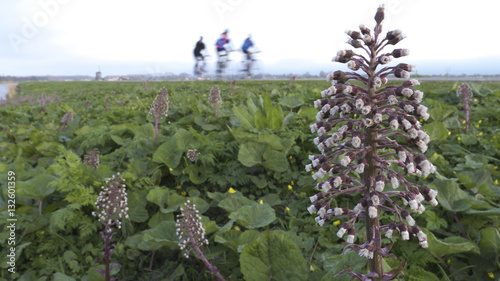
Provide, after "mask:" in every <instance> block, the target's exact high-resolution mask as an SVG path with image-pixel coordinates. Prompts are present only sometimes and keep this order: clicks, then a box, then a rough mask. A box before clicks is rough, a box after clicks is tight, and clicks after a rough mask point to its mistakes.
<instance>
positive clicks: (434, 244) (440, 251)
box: [422, 229, 479, 257]
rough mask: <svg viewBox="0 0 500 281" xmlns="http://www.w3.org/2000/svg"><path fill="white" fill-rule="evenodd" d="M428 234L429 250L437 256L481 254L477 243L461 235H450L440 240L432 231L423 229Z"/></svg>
mask: <svg viewBox="0 0 500 281" xmlns="http://www.w3.org/2000/svg"><path fill="white" fill-rule="evenodd" d="M422 231H423V232H424V233H425V234H426V235H427V242H428V243H429V248H427V250H428V251H429V252H430V253H432V254H433V255H435V256H438V257H443V256H446V255H453V254H458V253H469V252H470V253H474V254H479V247H478V246H477V245H476V243H474V242H472V241H470V240H468V239H465V238H463V237H459V236H452V237H448V238H446V239H444V240H439V239H437V238H436V236H434V234H433V233H432V232H429V231H428V230H425V229H423V230H422Z"/></svg>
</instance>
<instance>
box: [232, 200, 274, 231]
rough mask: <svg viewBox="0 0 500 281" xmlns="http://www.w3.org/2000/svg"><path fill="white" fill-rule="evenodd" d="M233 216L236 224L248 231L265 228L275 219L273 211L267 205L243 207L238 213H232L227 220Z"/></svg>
mask: <svg viewBox="0 0 500 281" xmlns="http://www.w3.org/2000/svg"><path fill="white" fill-rule="evenodd" d="M235 216H238V219H237V220H236V223H238V224H239V225H241V226H243V227H246V228H250V229H252V228H258V227H263V226H266V225H268V224H270V223H272V222H273V221H274V220H275V219H276V214H275V212H274V209H273V208H271V206H269V205H268V204H258V205H254V206H243V207H241V208H239V209H238V211H236V212H232V213H231V214H230V215H229V218H231V219H232V218H234V217H235Z"/></svg>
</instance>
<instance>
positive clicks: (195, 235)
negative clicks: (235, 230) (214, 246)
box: [176, 200, 226, 281]
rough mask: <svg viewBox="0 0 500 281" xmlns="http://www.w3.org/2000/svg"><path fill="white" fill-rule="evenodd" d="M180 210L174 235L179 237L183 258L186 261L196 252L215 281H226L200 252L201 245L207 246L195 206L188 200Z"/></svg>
mask: <svg viewBox="0 0 500 281" xmlns="http://www.w3.org/2000/svg"><path fill="white" fill-rule="evenodd" d="M180 210H181V213H180V214H179V215H177V223H176V227H177V229H176V234H177V236H178V237H179V240H180V242H179V248H180V249H181V251H183V252H184V257H186V258H187V259H188V258H189V253H190V252H191V251H194V252H196V254H198V258H199V259H200V260H202V261H203V263H204V264H205V266H206V267H207V268H208V270H209V272H210V273H211V274H212V275H214V276H215V277H216V278H217V280H220V281H222V280H226V279H225V278H224V276H222V274H221V273H220V271H219V269H218V268H217V266H215V265H214V264H213V263H211V262H209V261H208V259H207V258H206V257H205V254H204V253H203V251H202V250H201V247H202V246H203V245H208V239H206V238H205V228H203V224H202V223H201V216H200V214H199V211H198V210H197V209H196V205H195V204H191V202H190V201H189V200H188V201H187V202H186V203H185V204H184V205H183V207H181V208H180Z"/></svg>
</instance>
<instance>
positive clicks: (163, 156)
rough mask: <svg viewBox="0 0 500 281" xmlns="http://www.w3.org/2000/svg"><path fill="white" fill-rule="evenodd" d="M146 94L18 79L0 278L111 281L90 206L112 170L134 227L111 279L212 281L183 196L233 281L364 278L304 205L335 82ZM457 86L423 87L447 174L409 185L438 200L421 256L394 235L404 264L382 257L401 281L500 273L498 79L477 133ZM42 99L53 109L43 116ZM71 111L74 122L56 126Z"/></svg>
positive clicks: (5, 145) (6, 141)
mask: <svg viewBox="0 0 500 281" xmlns="http://www.w3.org/2000/svg"><path fill="white" fill-rule="evenodd" d="M214 84H218V85H219V87H220V89H221V96H222V101H223V104H222V105H220V107H219V108H218V117H215V115H214V111H213V107H212V106H211V105H210V104H209V103H208V94H209V92H210V88H211V87H212V86H213V85H214ZM148 86H149V88H145V86H144V84H143V83H139V82H44V83H22V84H20V93H18V94H17V95H16V96H15V97H14V99H13V100H12V101H13V102H14V103H16V104H15V105H14V104H9V105H4V106H1V107H0V129H3V130H0V157H1V158H0V178H1V180H0V183H1V188H2V189H1V190H2V193H1V195H0V196H1V197H2V200H0V226H1V230H0V231H1V232H0V244H1V245H6V244H7V238H8V237H9V232H8V230H7V228H6V226H5V224H6V222H7V218H8V217H7V216H8V214H7V199H8V198H7V196H6V194H7V184H6V179H7V172H8V171H14V172H15V173H16V196H17V198H16V215H17V219H18V221H17V230H16V233H17V241H16V242H17V245H16V249H17V255H16V257H17V262H16V269H17V273H16V274H10V273H8V272H7V270H6V268H7V266H8V265H7V263H6V261H7V259H6V255H7V247H3V246H2V252H1V256H0V261H1V263H0V268H2V271H1V272H2V273H1V275H0V280H102V277H101V276H100V274H99V273H98V272H97V270H96V268H98V267H100V265H98V264H97V263H95V262H94V261H95V260H97V259H100V258H101V253H102V251H103V242H102V239H101V237H100V235H99V231H101V230H102V226H101V224H100V223H99V222H98V221H97V219H96V218H95V217H93V216H92V215H91V213H92V211H94V210H95V206H94V205H93V204H94V202H95V201H96V198H97V195H98V194H99V191H100V187H101V186H102V185H103V184H104V180H105V179H106V178H107V177H110V176H111V175H113V174H115V173H116V172H121V174H122V175H123V177H124V178H125V179H126V185H127V189H128V200H129V207H130V210H129V214H130V219H129V220H125V221H123V228H122V229H121V230H119V231H118V233H117V235H116V236H114V238H113V242H114V243H115V244H116V249H115V252H114V255H113V261H114V262H118V263H120V264H121V267H115V268H114V272H113V274H114V275H115V276H116V277H117V278H118V280H207V279H210V276H209V275H208V274H207V273H205V272H206V271H205V269H204V267H203V264H202V263H201V262H199V260H197V259H195V258H194V257H192V258H190V259H185V258H184V257H183V255H182V253H181V252H180V250H179V247H178V246H177V243H178V238H177V237H176V235H175V221H174V219H175V215H176V214H178V213H179V206H180V205H181V204H183V203H184V202H185V201H186V200H187V199H190V200H191V201H193V202H195V204H196V205H197V207H198V209H199V210H200V213H201V214H202V215H203V223H204V227H205V229H206V233H207V237H208V239H209V241H210V244H209V246H207V247H205V248H204V250H205V253H206V255H207V257H208V258H209V259H210V260H212V261H213V262H214V263H215V264H216V265H217V267H218V268H220V270H221V272H222V274H223V275H225V276H231V280H243V279H245V280H270V278H271V277H272V278H274V279H273V280H333V276H335V275H336V274H337V273H339V272H341V271H343V270H345V268H346V266H350V267H351V268H353V269H355V270H357V271H364V272H366V270H367V265H366V260H364V259H363V258H360V257H359V256H358V255H357V254H355V253H354V252H351V251H346V252H345V253H344V254H342V249H343V244H342V243H344V241H343V240H339V239H338V238H337V236H336V235H335V233H336V232H337V231H338V227H339V226H338V225H335V224H328V225H325V226H323V227H319V226H317V224H316V223H315V222H314V217H313V216H311V215H309V213H308V212H307V210H306V208H307V207H308V206H309V204H310V202H309V198H308V197H309V196H311V195H313V194H314V193H315V192H314V191H313V186H314V185H315V183H314V181H313V180H312V178H311V177H310V175H309V174H308V173H306V172H305V170H304V166H305V165H306V164H308V163H309V160H308V158H307V157H308V155H310V154H317V153H318V152H317V150H316V147H315V146H314V144H313V138H314V137H315V136H314V135H313V134H311V133H310V129H309V125H310V124H311V123H313V122H314V120H315V116H316V113H317V110H316V109H314V108H313V106H312V105H313V101H314V100H316V99H318V98H320V91H321V90H323V89H324V88H326V87H328V83H326V82H323V81H295V82H294V83H293V84H292V85H291V86H290V85H288V81H273V82H271V81H237V82H236V86H235V87H234V89H231V88H232V87H231V84H230V81H219V82H210V81H206V82H150V83H149V85H148ZM163 86H164V87H166V88H167V90H168V92H169V94H170V106H169V112H168V117H167V118H165V119H162V121H161V123H160V128H159V132H160V135H159V137H158V141H155V139H154V128H153V125H152V123H153V120H152V117H150V116H148V112H149V106H150V104H151V102H152V101H153V100H154V98H155V96H156V94H157V93H158V91H157V90H159V89H160V88H161V87H163ZM457 86H458V83H450V82H423V83H422V85H421V86H419V87H418V89H420V90H422V91H423V92H424V93H425V97H424V104H425V105H426V106H428V107H429V109H430V110H429V113H430V114H431V118H430V119H429V120H428V121H427V122H425V126H424V129H425V130H426V131H427V132H428V133H429V135H430V137H431V140H432V143H431V144H430V148H429V150H428V151H427V153H426V155H427V157H428V158H429V160H430V161H431V162H432V163H433V164H434V165H436V166H437V168H438V173H436V175H432V176H430V177H429V178H420V179H415V180H417V181H419V182H420V183H422V184H427V185H430V186H432V187H433V188H436V189H438V190H439V196H438V201H439V202H440V205H439V206H438V207H435V208H432V207H428V208H427V211H426V212H425V213H424V214H423V215H420V216H416V217H415V219H416V221H417V224H418V225H420V226H421V227H423V228H424V229H425V231H426V233H427V235H428V239H429V248H428V249H422V248H420V247H419V246H418V243H417V242H416V241H415V240H414V239H412V240H410V241H409V242H408V241H400V239H399V238H398V237H395V244H394V248H393V253H394V254H395V255H396V256H397V257H398V260H396V261H393V260H391V259H387V260H386V263H385V266H386V267H387V268H388V269H390V268H395V267H397V266H399V264H400V263H401V262H402V261H403V259H408V262H407V265H406V268H405V272H406V276H405V277H402V279H404V280H426V281H427V280H493V279H498V277H499V276H500V265H499V263H498V260H499V256H500V234H499V224H500V219H499V218H500V208H499V207H500V200H499V197H500V185H499V184H498V181H499V179H500V172H499V170H498V165H499V164H500V163H499V162H500V160H499V159H500V157H499V149H500V141H499V139H500V130H499V128H498V125H499V124H500V84H499V83H472V84H471V87H472V89H473V93H474V97H473V99H472V109H471V113H472V114H471V119H472V124H471V126H470V129H469V131H468V132H465V130H464V125H463V123H462V122H463V120H464V114H463V112H462V110H463V107H462V105H461V104H460V101H459V99H458V98H457V96H456V88H457ZM153 88H154V89H157V90H154V89H153ZM43 92H45V93H46V95H47V96H48V98H49V102H48V104H47V105H46V106H44V107H43V109H42V108H41V106H40V102H39V100H40V98H41V96H42V93H43ZM56 97H58V98H59V99H56ZM69 111H72V112H73V116H74V119H73V120H72V121H71V122H69V123H68V124H67V126H64V127H63V126H62V124H60V122H61V119H62V117H63V115H64V114H65V113H66V112H69ZM93 148H98V149H99V151H100V161H101V164H100V166H99V168H98V169H92V168H90V167H89V166H87V165H85V164H83V156H84V155H85V154H87V153H89V152H90V151H91V150H92V149H93ZM189 149H197V151H198V152H200V153H201V154H200V155H199V156H198V158H197V159H196V160H195V161H194V162H191V161H190V160H189V159H188V158H187V156H186V152H187V151H188V150H189ZM231 188H232V190H235V191H236V192H234V193H230V192H229V190H230V189H231ZM357 199H358V198H356V197H345V198H339V199H338V200H345V201H346V202H348V201H349V202H351V203H350V204H355V203H356V202H357ZM336 203H341V202H340V201H338V202H336ZM344 203H345V202H343V204H344ZM382 219H390V216H389V215H386V217H382ZM356 228H357V229H359V231H358V237H357V239H363V235H364V233H363V225H359V226H357V227H356ZM385 242H386V243H388V242H389V241H388V240H387V241H385ZM350 278H351V277H350V276H347V275H342V276H340V277H336V278H335V280H350Z"/></svg>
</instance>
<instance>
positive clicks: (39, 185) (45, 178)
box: [17, 174, 56, 199]
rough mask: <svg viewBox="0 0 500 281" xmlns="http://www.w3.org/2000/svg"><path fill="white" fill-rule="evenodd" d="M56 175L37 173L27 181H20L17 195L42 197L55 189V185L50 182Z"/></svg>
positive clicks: (33, 197)
mask: <svg viewBox="0 0 500 281" xmlns="http://www.w3.org/2000/svg"><path fill="white" fill-rule="evenodd" d="M55 178H56V177H54V176H51V175H47V174H38V175H36V176H35V177H34V178H32V179H30V180H27V181H20V182H19V183H18V188H17V196H21V197H28V198H32V199H43V198H44V197H45V196H48V195H50V194H52V193H53V192H54V191H55V190H56V185H55V184H51V182H52V181H53V180H54V179H55Z"/></svg>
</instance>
